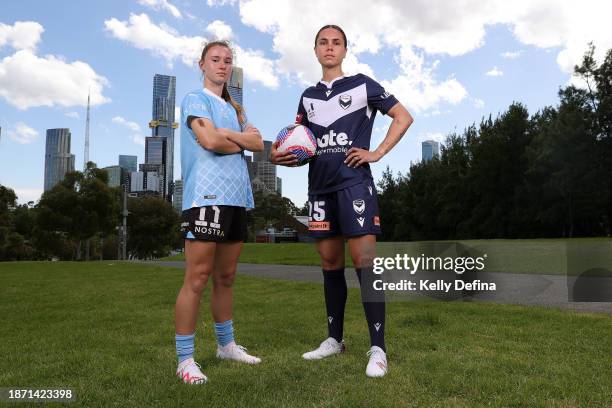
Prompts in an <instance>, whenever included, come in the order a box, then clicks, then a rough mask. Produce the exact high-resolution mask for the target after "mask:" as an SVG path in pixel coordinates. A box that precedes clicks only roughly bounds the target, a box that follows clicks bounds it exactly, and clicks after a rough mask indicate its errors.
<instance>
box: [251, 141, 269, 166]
mask: <svg viewBox="0 0 612 408" xmlns="http://www.w3.org/2000/svg"><path fill="white" fill-rule="evenodd" d="M271 149H272V142H271V141H269V140H264V148H263V150H262V151H261V152H253V161H254V162H263V161H269V160H270V150H271Z"/></svg>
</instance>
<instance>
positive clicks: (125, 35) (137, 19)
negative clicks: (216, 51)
mask: <svg viewBox="0 0 612 408" xmlns="http://www.w3.org/2000/svg"><path fill="white" fill-rule="evenodd" d="M104 25H105V28H106V30H107V31H108V32H109V33H110V34H111V35H112V36H113V37H115V38H118V39H120V40H123V41H125V42H127V43H129V44H130V45H132V46H134V47H136V48H139V49H143V50H148V51H150V52H151V53H152V54H153V55H157V56H161V57H162V58H164V59H165V60H166V62H167V63H168V65H172V63H173V61H174V60H175V59H178V60H180V61H181V62H182V63H183V64H185V65H187V66H189V67H194V68H195V67H196V64H195V63H196V62H197V60H198V59H199V58H200V54H201V52H202V48H203V46H204V44H205V43H206V41H207V39H206V38H204V37H199V36H195V37H188V36H183V35H180V34H179V33H178V32H177V31H176V30H175V29H173V28H172V27H170V26H167V25H165V24H159V25H156V24H154V23H153V22H152V21H151V20H150V19H149V16H147V15H146V14H139V15H136V14H132V15H130V19H129V22H127V21H119V20H117V19H116V18H112V19H110V20H106V21H105V22H104ZM228 27H229V26H228ZM233 47H234V49H235V51H236V56H237V63H238V64H239V65H240V66H242V67H243V69H244V74H245V76H246V77H247V79H249V80H251V81H255V82H259V83H261V84H262V85H264V86H267V87H270V88H277V87H278V84H279V81H278V77H277V75H276V71H275V64H274V61H272V60H270V59H268V58H266V57H265V55H264V53H263V52H262V51H259V50H251V49H243V48H242V47H240V46H238V45H234V46H233Z"/></svg>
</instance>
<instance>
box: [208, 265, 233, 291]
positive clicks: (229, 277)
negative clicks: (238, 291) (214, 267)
mask: <svg viewBox="0 0 612 408" xmlns="http://www.w3.org/2000/svg"><path fill="white" fill-rule="evenodd" d="M234 280H236V267H232V268H228V269H226V270H224V271H221V273H219V274H218V275H216V276H215V278H214V279H213V285H214V286H215V287H222V288H231V287H232V286H233V285H234Z"/></svg>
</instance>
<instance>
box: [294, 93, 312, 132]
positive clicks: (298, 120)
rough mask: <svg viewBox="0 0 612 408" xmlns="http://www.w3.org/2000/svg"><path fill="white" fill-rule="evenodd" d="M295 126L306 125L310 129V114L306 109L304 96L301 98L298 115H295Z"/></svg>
mask: <svg viewBox="0 0 612 408" xmlns="http://www.w3.org/2000/svg"><path fill="white" fill-rule="evenodd" d="M295 124H296V125H304V126H306V127H307V128H309V129H310V121H309V120H308V114H307V113H306V109H304V94H302V96H300V103H299V105H298V108H297V114H296V115H295Z"/></svg>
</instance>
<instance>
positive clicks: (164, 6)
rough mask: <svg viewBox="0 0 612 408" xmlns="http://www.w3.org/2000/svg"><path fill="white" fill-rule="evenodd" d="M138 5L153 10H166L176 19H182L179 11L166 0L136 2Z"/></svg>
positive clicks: (141, 0)
mask: <svg viewBox="0 0 612 408" xmlns="http://www.w3.org/2000/svg"><path fill="white" fill-rule="evenodd" d="M138 4H140V5H143V6H146V7H150V8H152V9H153V10H166V11H168V12H170V14H172V15H173V16H174V17H176V18H182V17H183V16H182V14H181V12H180V11H179V9H178V8H177V7H176V6H175V5H173V4H171V3H170V2H169V1H168V0H138Z"/></svg>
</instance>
